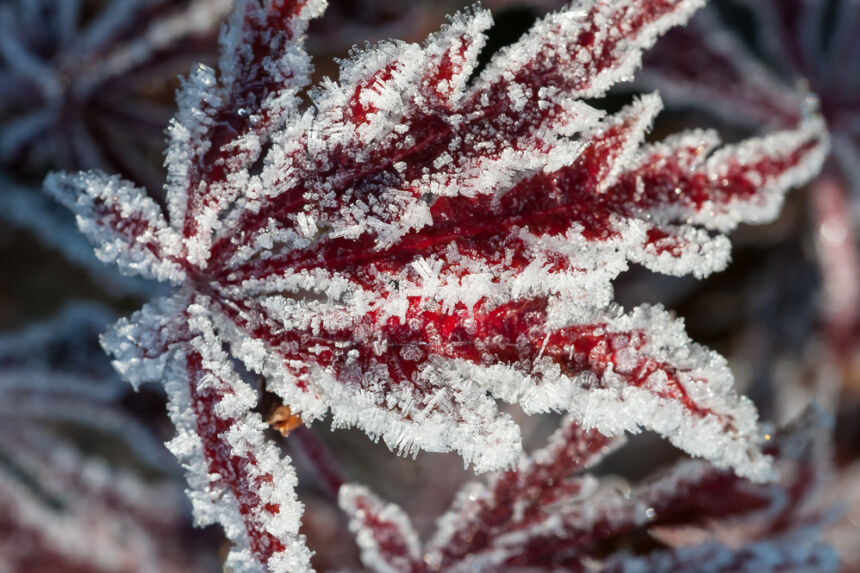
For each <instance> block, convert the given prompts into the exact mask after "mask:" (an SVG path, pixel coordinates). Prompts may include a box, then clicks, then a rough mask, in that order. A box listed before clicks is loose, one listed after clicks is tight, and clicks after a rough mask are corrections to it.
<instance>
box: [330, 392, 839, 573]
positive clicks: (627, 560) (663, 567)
mask: <svg viewBox="0 0 860 573" xmlns="http://www.w3.org/2000/svg"><path fill="white" fill-rule="evenodd" d="M830 430H831V424H830V420H829V417H828V416H827V415H825V414H824V413H823V412H821V411H819V410H816V409H811V410H809V411H808V412H807V413H806V414H805V415H804V416H802V417H801V418H799V419H798V420H795V422H794V423H793V424H792V425H791V427H789V428H786V429H784V430H783V431H782V432H780V433H779V434H777V435H776V436H773V437H771V436H768V443H767V445H766V446H765V451H767V452H768V453H769V454H771V455H773V457H774V458H775V460H776V461H777V464H778V465H779V467H780V470H781V475H782V477H781V479H780V480H779V481H777V482H774V483H769V484H752V483H750V482H749V481H746V480H744V479H741V478H739V477H737V476H736V475H735V474H733V473H732V472H731V471H728V470H720V469H717V468H715V467H714V466H713V465H712V464H709V463H707V462H703V461H699V460H695V461H692V460H684V461H682V462H679V463H677V464H676V465H675V466H674V467H672V468H670V469H669V470H668V471H666V472H664V473H663V474H662V475H659V476H656V477H654V478H652V479H650V480H648V481H646V482H644V483H642V484H638V485H636V486H634V487H633V488H630V487H629V486H628V485H627V484H626V482H624V481H623V480H619V478H605V479H603V480H600V479H598V478H595V477H594V476H592V475H589V474H580V473H578V472H581V471H582V470H584V469H588V468H590V467H592V466H594V465H595V464H597V463H599V462H600V461H601V459H602V458H603V457H604V456H606V455H608V454H610V453H612V451H613V450H615V449H616V448H618V447H620V446H621V445H622V444H623V439H619V438H616V439H609V438H607V437H606V436H603V435H602V434H600V433H598V432H596V431H594V430H586V429H584V428H582V427H581V426H580V425H579V424H578V423H577V422H576V421H575V420H573V419H572V418H571V417H566V418H565V419H563V420H562V422H561V425H560V427H559V429H558V430H557V431H556V432H555V434H554V435H553V436H552V437H551V438H550V440H549V444H548V445H547V446H545V447H544V448H542V449H540V450H538V451H536V452H534V453H533V454H532V455H531V456H529V457H525V456H523V458H522V459H521V460H520V461H519V463H518V465H517V466H516V467H515V468H514V469H512V470H509V471H507V472H505V473H503V474H500V475H496V476H493V477H492V479H490V481H489V483H487V484H481V483H477V482H473V483H469V484H467V485H465V486H464V487H463V489H462V490H461V491H460V493H459V494H458V495H457V497H456V499H455V501H454V503H453V505H452V507H451V508H450V509H449V510H448V511H447V512H446V513H445V514H443V515H442V517H440V518H439V520H438V522H437V526H438V527H437V531H436V533H435V534H434V535H433V537H432V538H431V539H430V541H429V542H427V543H426V544H423V545H422V543H421V542H420V541H419V540H418V536H417V534H416V532H415V531H414V530H413V529H412V526H411V525H410V522H409V518H408V516H407V515H406V514H405V513H404V512H403V510H401V509H400V508H399V507H397V506H396V505H394V504H386V503H385V502H383V501H382V500H380V499H379V498H378V497H377V496H376V495H375V494H374V493H373V492H371V491H370V490H369V489H367V488H365V487H364V486H362V485H359V484H349V485H346V486H344V487H343V488H342V489H341V493H340V504H341V506H342V507H343V508H344V510H345V511H346V512H347V513H348V514H349V515H350V528H351V529H352V531H353V532H354V533H355V534H356V538H357V541H358V544H359V547H360V548H361V558H362V563H363V564H364V566H365V567H366V568H367V569H368V570H370V571H372V572H374V573H429V572H431V571H446V572H451V573H454V572H467V571H468V572H479V571H507V570H525V571H533V570H540V571H544V570H553V571H557V570H564V571H604V572H610V571H611V572H614V573H622V572H628V573H634V572H635V573H646V572H652V573H656V572H666V573H669V572H674V573H681V572H691V573H692V572H695V571H709V572H713V573H717V572H726V573H728V572H737V571H755V572H757V573H767V572H773V573H776V572H786V571H792V572H798V573H799V572H809V573H812V572H817V573H823V572H825V571H835V570H836V569H837V565H838V558H837V556H836V554H835V552H834V551H833V549H832V548H830V547H828V546H827V545H825V544H824V543H823V542H822V541H821V537H822V529H823V527H822V526H824V525H826V524H827V522H828V519H829V518H830V516H829V513H830V512H828V511H827V510H826V509H822V508H821V507H820V504H819V503H817V502H818V499H817V498H818V497H819V496H820V495H821V493H822V491H821V490H822V485H823V484H824V483H826V481H827V475H828V469H829V467H830V460H829V459H828V455H827V454H828V453H829V448H828V441H829V434H830ZM715 524H720V526H719V527H714V525H715ZM713 530H716V531H720V530H722V531H723V534H722V536H720V535H714V534H713V533H712V531H713ZM732 531H735V532H737V534H735V535H730V534H729V532H732ZM646 534H647V535H646ZM721 537H722V538H721ZM636 539H639V540H640V542H639V544H638V545H639V546H637V544H636V543H635V541H633V540H636ZM739 539H740V540H743V543H740V544H739V543H738V541H739ZM631 541H633V542H632V543H631ZM631 550H636V553H637V554H635V555H634V554H633V553H632V552H631Z"/></svg>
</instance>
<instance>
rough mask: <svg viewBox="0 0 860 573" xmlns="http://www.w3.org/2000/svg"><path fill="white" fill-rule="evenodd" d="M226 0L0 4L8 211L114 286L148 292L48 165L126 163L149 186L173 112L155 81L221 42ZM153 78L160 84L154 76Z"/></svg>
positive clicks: (1, 142)
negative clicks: (96, 253) (81, 221)
mask: <svg viewBox="0 0 860 573" xmlns="http://www.w3.org/2000/svg"><path fill="white" fill-rule="evenodd" d="M229 7H230V0H178V1H177V0H108V1H102V0H62V1H57V0H7V1H4V2H2V3H0V218H2V220H3V221H4V222H5V223H6V224H9V225H11V226H12V227H15V228H21V229H26V230H27V231H29V232H31V233H33V234H34V235H35V236H36V237H37V238H38V239H39V240H40V241H41V242H42V243H43V244H44V245H45V246H48V247H51V248H54V249H57V250H58V251H60V252H61V253H63V255H65V256H66V257H67V258H69V259H70V260H71V261H72V262H74V263H76V264H81V265H82V266H84V267H86V268H87V269H88V270H90V271H91V272H92V273H93V274H94V275H95V277H96V279H97V281H98V282H99V283H101V284H102V286H104V287H105V290H106V291H107V292H115V291H116V290H120V291H121V292H128V291H129V290H131V291H132V292H138V293H141V292H147V293H148V292H150V291H151V287H150V288H145V287H143V286H142V285H141V281H131V280H122V277H117V276H116V273H111V272H110V271H108V270H106V269H105V267H104V265H102V264H101V263H100V262H99V261H98V260H96V259H95V258H94V257H93V256H92V250H91V249H90V248H89V246H88V245H87V244H86V241H83V240H82V238H81V237H80V234H79V233H77V232H76V229H75V227H74V223H73V222H72V221H71V220H70V218H69V217H68V214H67V213H66V212H64V210H63V209H62V208H59V207H57V206H56V205H55V204H54V203H53V201H50V200H48V199H47V198H46V197H45V196H44V195H43V194H42V193H40V190H39V188H38V182H40V181H41V180H42V179H43V178H44V176H45V173H47V171H48V170H50V169H75V170H77V169H107V170H111V171H120V172H121V173H123V174H124V175H126V176H128V177H131V178H132V179H133V180H134V181H136V182H139V183H142V184H144V185H146V186H148V187H149V188H150V189H151V190H158V189H160V188H161V176H160V175H159V174H158V171H157V170H156V169H154V168H153V166H152V165H151V163H152V161H151V160H150V159H149V158H148V156H149V155H153V154H155V155H156V157H157V156H158V155H157V154H159V153H160V152H161V150H162V145H163V132H164V128H165V127H166V126H167V123H168V121H169V119H170V111H169V110H168V109H166V108H165V107H164V106H161V105H159V104H157V103H156V102H157V98H156V97H153V94H152V93H151V92H152V91H157V89H158V87H157V86H158V82H164V83H167V82H169V81H171V80H172V79H173V78H174V75H175V74H176V73H178V72H179V71H183V70H184V69H186V68H187V66H188V65H190V63H191V62H192V61H194V60H195V59H199V58H202V57H205V56H207V53H211V52H213V51H214V49H213V48H214V46H215V37H216V35H217V27H218V24H219V23H220V22H221V20H222V18H223V16H224V15H225V14H226V13H227V11H228V9H229ZM154 86H155V87H154Z"/></svg>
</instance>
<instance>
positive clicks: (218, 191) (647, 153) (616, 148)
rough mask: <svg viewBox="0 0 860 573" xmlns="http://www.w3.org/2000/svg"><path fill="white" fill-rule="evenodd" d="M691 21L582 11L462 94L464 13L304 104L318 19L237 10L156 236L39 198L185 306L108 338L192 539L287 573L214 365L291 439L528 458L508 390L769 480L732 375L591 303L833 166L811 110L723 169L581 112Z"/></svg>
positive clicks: (636, 106) (202, 89)
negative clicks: (216, 542) (290, 417)
mask: <svg viewBox="0 0 860 573" xmlns="http://www.w3.org/2000/svg"><path fill="white" fill-rule="evenodd" d="M700 4H701V2H699V1H698V0H678V1H661V2H644V1H631V0H617V1H605V0H600V1H591V2H581V3H576V4H574V5H571V6H570V7H569V8H567V9H565V10H563V11H560V12H558V13H556V14H552V15H550V16H548V17H547V18H545V19H543V20H541V21H540V22H538V23H537V24H536V25H535V26H534V28H533V29H532V30H531V31H530V32H529V33H528V34H526V35H525V36H524V37H523V38H522V39H521V40H519V41H518V42H517V43H515V44H513V45H512V46H509V47H508V48H505V49H504V50H503V51H502V52H501V53H499V54H497V55H496V56H495V57H494V58H493V59H492V61H491V62H490V63H489V65H488V66H487V67H486V68H485V69H484V70H483V71H481V72H480V73H478V72H476V65H477V55H478V53H479V52H480V50H481V47H482V45H483V43H484V40H485V36H484V31H485V30H486V29H487V28H489V26H490V25H491V23H492V21H491V18H490V15H489V13H488V12H486V11H484V10H482V9H480V8H474V9H471V10H468V11H465V12H462V13H460V14H458V15H456V16H454V17H452V18H451V20H450V22H449V23H448V24H447V25H446V26H445V27H443V28H442V30H441V31H439V32H438V33H436V34H434V35H432V36H430V38H429V39H428V40H427V41H426V42H425V43H424V44H423V45H421V46H419V45H415V44H407V43H399V42H394V41H391V42H384V43H380V44H378V45H375V46H371V47H368V48H367V49H365V50H362V51H356V52H355V53H354V54H353V56H352V58H351V59H350V60H349V61H346V62H342V66H341V73H340V77H339V79H338V80H337V81H334V80H330V79H327V80H324V81H323V82H322V84H321V85H320V86H319V87H318V88H316V89H315V90H312V91H311V92H310V94H309V96H310V99H311V101H312V103H313V106H312V107H311V108H310V109H305V108H304V107H303V106H302V104H301V102H302V99H301V93H302V90H303V89H304V88H305V86H306V84H307V83H308V78H309V74H310V71H311V64H310V61H309V57H308V55H307V54H306V52H305V51H304V50H303V49H302V40H303V35H304V31H305V29H306V26H307V23H308V20H309V19H310V18H312V17H315V16H318V15H319V14H320V13H321V12H322V11H323V8H324V2H322V1H308V2H292V1H288V0H280V1H278V0H273V1H266V2H259V1H257V0H245V1H240V2H237V3H236V5H235V7H234V11H233V13H232V15H231V17H230V19H229V21H228V23H227V25H226V27H225V28H224V31H223V33H222V37H221V45H222V54H221V61H220V73H219V74H216V72H215V71H214V70H212V69H210V68H208V67H205V66H198V67H196V68H195V69H194V70H193V71H192V73H191V75H190V76H189V78H188V79H186V80H185V83H184V87H183V89H182V91H181V93H180V94H179V97H178V100H179V112H178V114H177V116H176V118H175V119H174V121H173V123H172V124H171V126H170V129H169V137H170V147H169V150H168V153H167V160H166V165H167V169H168V178H167V201H166V211H167V212H166V216H165V214H164V213H163V212H162V211H161V209H160V208H159V206H158V205H157V204H156V203H155V202H154V201H153V200H152V199H151V198H149V197H148V196H147V195H146V193H145V191H143V190H142V189H140V188H139V187H136V186H135V185H133V184H132V183H129V182H127V181H124V180H122V179H120V178H119V177H116V176H109V175H105V174H102V173H100V172H93V171H91V172H86V173H78V174H58V175H53V176H51V177H50V178H49V179H48V180H47V182H46V186H47V189H48V190H49V192H50V193H51V194H52V195H53V196H55V197H56V198H58V199H59V200H60V201H61V202H63V203H64V204H66V205H67V206H69V208H71V209H72V210H73V211H74V212H75V213H76V215H77V217H78V224H79V226H80V228H81V230H82V231H83V232H84V233H85V234H86V235H87V236H88V237H89V238H90V239H91V240H92V241H93V243H94V244H95V246H96V251H97V254H98V255H99V257H100V258H101V259H102V260H103V261H110V262H115V263H116V264H118V265H119V267H120V268H121V269H122V270H123V271H124V272H126V273H136V274H139V275H141V276H145V277H150V278H155V279H158V280H161V281H165V282H169V283H171V284H173V285H175V293H174V294H173V295H171V296H168V297H163V298H158V299H156V300H154V301H152V302H150V303H149V304H147V305H146V306H144V308H143V309H142V310H140V311H139V312H137V313H135V314H134V315H133V316H132V317H131V318H130V319H128V320H122V321H120V322H119V323H118V324H117V325H116V326H115V327H114V328H113V329H112V330H111V331H110V332H109V333H108V334H106V335H105V337H104V344H105V346H106V348H107V349H108V350H109V351H110V352H111V353H112V354H113V355H114V358H115V362H114V364H115V366H116V367H117V368H118V370H119V371H120V372H122V373H123V374H124V375H125V376H126V378H128V379H129V380H130V381H131V382H132V383H134V384H139V383H141V382H146V381H152V380H159V381H163V383H164V384H165V387H166V388H167V392H168V395H169V397H170V400H171V406H170V409H171V415H172V417H173V420H174V422H175V424H176V426H177V428H178V434H177V437H176V438H175V439H174V440H173V441H172V442H171V443H170V447H171V449H172V451H173V452H174V453H175V454H176V455H177V456H178V457H179V458H180V459H181V460H182V461H183V464H184V465H185V466H186V468H187V470H188V480H189V483H190V484H191V490H190V495H191V497H192V500H193V502H194V505H195V510H196V515H197V518H198V520H199V521H200V522H201V523H212V522H220V523H222V524H223V525H224V527H225V530H226V531H227V534H228V536H229V537H230V538H231V539H232V540H233V541H234V544H235V545H234V549H233V551H232V553H231V555H230V557H229V558H228V563H229V565H230V566H231V567H233V568H234V569H236V570H242V571H257V570H263V569H266V568H268V569H269V570H274V571H284V570H289V571H299V570H304V569H306V568H307V567H308V560H309V556H310V553H309V551H308V550H307V549H305V548H304V546H303V543H302V539H301V537H300V536H299V535H298V526H299V517H300V514H301V505H300V504H299V503H298V501H297V500H296V497H295V494H294V493H293V490H292V488H293V486H294V484H295V474H294V472H293V471H292V469H291V468H290V466H289V460H287V459H285V458H281V457H280V456H279V452H278V450H277V448H276V447H275V446H274V445H273V444H271V443H269V442H267V441H266V440H265V439H264V437H263V434H262V430H263V428H264V427H265V424H264V423H263V422H262V420H261V418H260V416H259V415H258V414H257V413H256V412H255V411H254V410H253V408H254V407H255V405H256V403H257V396H256V394H255V391H254V389H253V387H252V386H251V385H249V384H247V383H246V382H244V381H243V380H242V378H241V377H240V375H239V373H238V370H237V365H236V364H235V363H234V361H238V362H241V363H242V365H243V366H244V368H246V369H247V370H250V371H251V372H255V373H258V374H261V375H263V376H264V377H265V380H266V386H267V389H268V390H270V391H272V392H274V393H275V394H277V395H278V396H279V397H280V398H281V399H282V400H283V403H284V405H286V406H288V407H289V408H290V411H291V413H293V414H297V415H300V416H301V417H302V419H303V420H305V421H306V422H308V423H310V422H313V421H314V420H317V419H319V418H321V417H323V416H324V415H326V413H327V412H330V413H331V416H332V419H333V423H334V426H336V427H342V426H357V427H359V428H361V429H363V430H364V431H365V432H366V433H368V434H369V435H370V436H372V437H374V438H380V437H381V438H382V439H383V440H384V441H385V442H386V443H387V444H388V445H389V446H390V447H391V448H392V449H394V450H396V451H397V452H399V453H404V454H414V453H416V452H417V451H419V450H422V449H423V450H430V451H457V452H459V453H460V454H461V455H462V457H463V458H464V460H466V462H467V463H471V464H473V466H474V468H475V470H476V471H479V472H480V471H486V470H493V469H500V468H505V467H508V466H510V465H511V464H513V463H514V462H516V460H517V458H518V456H519V455H520V451H521V446H520V436H519V431H518V428H517V426H516V425H515V424H514V422H513V421H512V419H511V418H510V417H509V416H507V415H504V414H501V413H500V412H499V410H498V409H497V406H496V402H495V399H499V400H503V401H508V402H514V403H519V404H520V405H521V406H522V408H523V409H524V410H525V411H526V412H529V413H533V412H547V411H566V412H570V413H571V415H572V416H574V418H575V419H576V420H578V421H579V423H581V424H582V425H583V426H584V427H587V428H590V429H593V430H594V431H599V432H601V433H602V434H605V435H611V436H615V435H619V434H622V433H624V432H625V431H632V432H636V431H639V430H641V429H643V428H644V429H650V430H654V431H656V432H659V433H660V434H662V435H663V436H665V437H666V438H667V439H669V440H671V441H672V442H673V443H674V444H676V445H677V446H679V447H681V448H682V449H684V450H686V451H687V452H689V453H691V454H694V455H697V456H703V457H706V458H708V459H709V460H712V461H713V462H714V463H716V464H718V465H719V466H721V467H731V468H733V469H734V471H736V472H737V473H738V474H740V475H744V476H748V477H751V478H753V479H758V480H761V479H764V478H766V477H768V476H770V475H771V468H770V464H769V459H768V458H767V456H764V455H763V454H762V453H761V451H760V449H759V447H758V440H759V431H758V428H757V424H756V414H755V410H754V408H753V407H752V405H751V404H750V403H749V402H748V401H746V400H745V399H742V398H739V397H737V396H736V395H735V394H734V393H733V390H732V388H731V385H732V379H731V375H730V372H729V370H728V368H727V366H726V363H725V361H724V359H723V358H721V357H720V356H719V355H717V354H715V353H713V352H711V351H708V350H706V349H704V348H702V347H700V346H698V345H696V344H693V343H692V342H691V341H690V340H689V338H688V337H687V336H686V335H685V333H684V331H683V324H682V323H681V322H680V321H678V320H675V319H673V318H671V317H670V315H669V314H668V313H667V312H666V311H664V310H663V309H661V308H659V307H640V308H637V309H634V310H633V311H632V312H629V313H625V312H624V311H623V310H622V309H620V308H618V307H617V306H615V305H613V304H612V302H611V300H612V288H611V281H612V279H613V278H615V277H616V276H617V275H618V274H619V273H620V272H622V271H623V270H625V269H626V268H627V265H628V263H629V262H630V261H634V262H637V263H641V264H643V265H646V266H647V267H649V268H651V269H654V270H655V271H658V272H664V273H670V274H678V275H680V274H694V275H696V276H704V275H707V274H708V273H710V272H713V271H715V270H719V269H721V268H723V267H724V266H725V264H726V263H727V260H728V256H729V252H728V250H729V247H728V241H727V239H726V238H725V236H724V235H723V234H721V233H722V232H725V231H728V230H730V229H732V228H734V227H735V226H736V225H737V224H738V223H740V222H744V221H745V222H761V221H765V220H768V219H770V218H772V217H773V216H774V215H775V214H776V212H777V210H778V207H779V204H780V201H781V198H782V195H783V193H784V192H785V191H786V190H787V189H788V188H789V187H791V186H793V185H796V184H798V183H801V182H803V181H805V180H806V179H807V178H809V177H810V176H811V175H812V174H813V173H814V172H815V170H816V169H817V168H818V167H819V164H820V162H821V160H822V157H823V154H824V150H825V135H824V131H823V127H822V123H821V120H820V119H818V118H817V117H810V118H809V119H808V120H806V121H804V122H803V123H802V124H801V125H798V126H797V127H796V129H792V130H787V131H784V132H781V133H776V134H773V135H770V136H767V137H764V138H760V139H754V140H750V141H747V142H744V143H741V144H738V145H730V146H724V147H722V148H720V149H718V150H716V151H715V148H716V147H717V146H718V141H717V138H716V136H715V134H713V133H710V132H702V131H695V132H690V133H686V134H681V135H679V136H675V137H672V138H670V139H668V140H666V141H664V142H660V143H655V144H649V145H644V144H643V139H644V137H645V133H646V131H647V130H648V128H649V126H650V123H651V121H652V119H653V117H654V115H655V114H656V113H657V112H658V111H659V109H660V100H659V98H658V97H657V96H656V95H648V96H645V97H643V98H641V99H638V100H637V101H635V102H633V103H632V104H630V105H629V106H627V107H626V108H624V109H623V110H621V111H620V112H618V113H616V114H612V115H606V114H604V113H602V112H601V111H599V110H597V109H595V108H593V107H591V106H590V105H588V104H586V103H585V102H584V101H583V100H584V99H585V98H593V97H596V96H599V95H601V94H603V93H605V92H606V91H607V90H608V89H609V88H610V87H611V86H612V85H613V84H614V83H616V82H618V81H620V80H622V79H625V78H627V77H629V76H630V75H631V74H632V72H633V70H634V69H635V67H636V66H637V65H638V63H639V60H640V57H641V52H642V50H643V49H645V48H647V47H648V46H650V45H651V44H652V43H653V42H654V41H655V39H656V37H657V36H658V35H659V34H660V33H662V32H663V31H665V30H666V29H667V28H669V27H670V26H672V25H675V24H679V23H682V22H684V21H685V20H686V19H687V18H688V17H689V15H690V13H691V12H692V11H693V10H694V9H696V8H698V7H699V5H700ZM473 76H475V77H473Z"/></svg>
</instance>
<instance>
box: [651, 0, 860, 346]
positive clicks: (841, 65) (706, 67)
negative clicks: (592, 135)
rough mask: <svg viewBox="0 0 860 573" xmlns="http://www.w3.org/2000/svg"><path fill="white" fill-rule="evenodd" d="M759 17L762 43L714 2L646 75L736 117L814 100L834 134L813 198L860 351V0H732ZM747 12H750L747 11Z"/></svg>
mask: <svg viewBox="0 0 860 573" xmlns="http://www.w3.org/2000/svg"><path fill="white" fill-rule="evenodd" d="M723 6H725V7H727V8H732V9H734V10H735V14H748V15H752V16H754V22H755V23H756V24H757V27H756V30H755V31H756V34H755V40H756V42H755V44H754V45H751V44H749V43H748V42H745V41H744V40H743V39H742V37H741V32H740V31H739V30H738V29H737V26H733V25H732V23H731V22H730V21H729V20H728V19H726V18H725V17H722V16H721V15H720V11H718V10H716V9H714V8H713V7H708V8H706V9H705V10H703V11H702V12H701V13H700V14H698V15H697V16H696V17H695V18H694V19H693V20H692V21H691V22H690V24H689V25H688V26H687V27H684V28H677V29H675V30H673V31H672V32H671V33H669V34H667V36H666V37H665V38H664V39H663V40H661V41H660V42H658V43H657V46H656V47H655V48H654V50H652V51H651V52H650V53H649V54H648V56H647V57H646V60H645V68H644V70H643V72H644V73H643V75H642V82H643V83H644V84H646V85H647V86H649V87H656V88H658V89H660V90H661V92H662V93H663V94H664V95H665V96H666V97H667V99H668V100H670V101H673V102H680V103H685V104H688V105H693V106H696V107H699V108H705V109H709V110H711V111H713V112H715V113H717V114H719V115H720V116H722V117H723V118H725V119H727V120H728V121H730V122H733V123H734V124H736V125H737V124H740V125H745V126H752V127H755V128H760V127H761V126H762V125H765V126H768V127H786V126H790V125H794V124H795V123H796V122H797V121H799V120H800V118H802V117H803V116H804V114H806V113H808V108H809V105H810V103H812V101H814V102H815V103H816V105H817V106H819V107H820V108H821V113H822V115H823V117H824V119H825V121H826V123H827V126H828V129H829V131H830V133H831V134H832V148H831V154H830V155H829V157H828V160H827V161H826V163H825V167H824V170H823V171H822V173H821V174H820V175H819V176H818V177H817V178H816V180H815V181H814V183H813V185H812V187H811V191H810V201H811V207H812V212H813V214H814V222H815V240H816V243H817V247H818V259H819V260H818V264H819V266H820V269H821V275H822V282H823V300H822V315H823V318H824V320H823V322H824V325H825V327H826V329H827V331H828V332H827V334H828V335H829V338H830V342H831V345H832V346H833V349H834V350H835V351H836V352H837V353H838V354H842V355H843V357H844V356H845V355H851V354H854V355H855V358H854V359H853V360H855V362H856V360H857V358H856V354H857V344H858V338H857V337H858V334H860V255H858V251H857V248H858V245H857V236H856V231H855V227H856V225H857V221H858V217H860V35H858V33H857V31H858V29H860V2H858V1H857V0H730V1H727V2H724V3H723ZM744 9H745V10H746V12H743V10H744Z"/></svg>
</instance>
